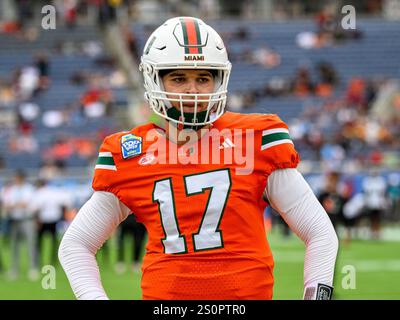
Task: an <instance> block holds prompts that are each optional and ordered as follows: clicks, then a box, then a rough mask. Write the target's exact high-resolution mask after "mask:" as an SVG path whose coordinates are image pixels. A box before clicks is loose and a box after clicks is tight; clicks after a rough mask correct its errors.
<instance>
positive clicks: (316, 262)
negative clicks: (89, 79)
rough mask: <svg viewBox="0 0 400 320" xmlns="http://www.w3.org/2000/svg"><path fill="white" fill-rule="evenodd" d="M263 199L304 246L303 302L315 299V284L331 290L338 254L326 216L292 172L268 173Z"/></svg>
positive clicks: (334, 235) (291, 170)
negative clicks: (326, 286) (305, 299)
mask: <svg viewBox="0 0 400 320" xmlns="http://www.w3.org/2000/svg"><path fill="white" fill-rule="evenodd" d="M265 195H266V197H267V198H268V200H269V202H270V204H271V206H272V207H273V208H274V209H275V210H276V211H278V212H279V213H280V215H281V216H282V218H283V219H284V220H285V221H286V223H287V224H288V225H289V227H290V229H291V230H292V231H293V232H295V233H296V234H297V236H298V237H299V238H300V239H301V240H303V242H304V243H305V245H306V253H305V259H304V289H305V290H304V294H305V293H306V291H307V297H306V296H305V295H303V298H307V299H309V298H311V299H315V297H316V292H315V289H314V288H316V287H317V285H318V284H319V283H320V284H324V285H328V286H332V283H333V273H334V269H335V262H336V255H337V251H338V238H337V235H336V232H335V230H334V228H333V226H332V223H331V221H330V219H329V217H328V214H327V213H326V212H325V210H324V208H323V207H322V205H321V204H320V203H319V201H318V199H317V198H316V197H315V195H314V193H313V192H312V190H311V188H310V186H309V185H308V183H307V182H306V181H305V180H304V178H303V176H302V175H301V173H300V172H298V171H297V170H296V169H283V170H276V171H274V172H272V173H271V175H270V176H269V177H268V183H267V186H266V188H265ZM308 288H310V289H309V290H307V289H308ZM310 292H311V293H312V294H311V297H310V296H309V293H310Z"/></svg>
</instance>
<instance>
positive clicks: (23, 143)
mask: <svg viewBox="0 0 400 320" xmlns="http://www.w3.org/2000/svg"><path fill="white" fill-rule="evenodd" d="M8 149H9V150H10V152H12V153H16V154H29V153H36V152H37V151H38V150H39V143H38V141H37V139H36V137H35V136H34V135H32V134H31V133H30V132H23V133H20V134H18V135H15V136H12V137H11V138H10V140H9V144H8Z"/></svg>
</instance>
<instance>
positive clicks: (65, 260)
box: [58, 191, 130, 300]
mask: <svg viewBox="0 0 400 320" xmlns="http://www.w3.org/2000/svg"><path fill="white" fill-rule="evenodd" d="M129 213H130V209H129V208H127V207H126V206H125V205H124V204H123V203H122V202H121V201H119V199H118V198H117V197H116V196H115V195H114V194H112V193H110V192H104V191H96V192H94V194H93V195H92V197H91V198H90V199H89V200H88V201H87V202H86V203H85V205H84V206H83V207H82V208H81V209H80V210H79V212H78V214H77V216H76V217H75V219H74V220H73V221H72V223H71V225H70V226H69V228H68V230H67V231H66V233H65V235H64V237H63V239H62V241H61V244H60V247H59V250H58V257H59V259H60V262H61V265H62V267H63V269H64V271H65V273H66V275H67V277H68V280H69V282H70V285H71V288H72V290H73V292H74V294H75V296H76V298H77V299H79V300H108V297H107V294H106V293H105V291H104V288H103V286H102V284H101V279H100V272H99V267H98V265H97V261H96V253H97V251H98V250H99V249H100V248H101V247H102V245H103V244H104V242H105V241H106V240H107V239H108V238H110V236H111V235H112V233H113V232H114V231H115V229H116V228H117V227H118V225H119V224H120V223H121V222H122V221H123V220H124V219H125V218H126V217H127V216H128V215H129Z"/></svg>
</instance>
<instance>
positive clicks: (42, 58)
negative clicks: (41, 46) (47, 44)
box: [34, 53, 50, 89]
mask: <svg viewBox="0 0 400 320" xmlns="http://www.w3.org/2000/svg"><path fill="white" fill-rule="evenodd" d="M34 65H35V67H36V69H37V70H38V72H39V87H40V88H41V89H47V88H48V87H49V85H50V62H49V58H48V56H47V54H45V53H38V54H37V55H36V56H35V58H34Z"/></svg>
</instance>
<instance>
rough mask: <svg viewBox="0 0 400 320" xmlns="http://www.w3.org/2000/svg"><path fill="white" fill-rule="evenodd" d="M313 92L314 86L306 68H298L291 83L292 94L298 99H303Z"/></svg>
mask: <svg viewBox="0 0 400 320" xmlns="http://www.w3.org/2000/svg"><path fill="white" fill-rule="evenodd" d="M313 90H314V84H313V83H312V81H311V76H310V72H309V70H308V68H306V67H301V68H299V69H298V70H297V72H296V75H295V77H294V79H293V81H292V91H293V94H294V95H296V96H298V97H304V96H308V95H310V94H312V92H313Z"/></svg>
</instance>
